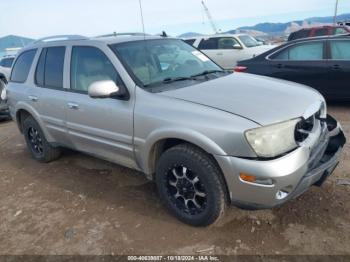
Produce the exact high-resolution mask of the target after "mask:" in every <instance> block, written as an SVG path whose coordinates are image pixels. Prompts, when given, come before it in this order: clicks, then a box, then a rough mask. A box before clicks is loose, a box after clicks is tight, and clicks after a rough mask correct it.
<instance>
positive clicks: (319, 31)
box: [315, 28, 328, 36]
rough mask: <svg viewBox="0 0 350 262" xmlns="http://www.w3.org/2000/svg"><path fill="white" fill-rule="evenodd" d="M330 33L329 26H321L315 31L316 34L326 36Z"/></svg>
mask: <svg viewBox="0 0 350 262" xmlns="http://www.w3.org/2000/svg"><path fill="white" fill-rule="evenodd" d="M325 35H328V28H321V29H317V30H316V31H315V36H325Z"/></svg>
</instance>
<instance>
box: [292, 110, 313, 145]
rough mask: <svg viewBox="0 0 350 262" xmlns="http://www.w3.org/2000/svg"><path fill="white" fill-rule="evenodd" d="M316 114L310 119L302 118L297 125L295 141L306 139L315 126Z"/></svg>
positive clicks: (299, 141)
mask: <svg viewBox="0 0 350 262" xmlns="http://www.w3.org/2000/svg"><path fill="white" fill-rule="evenodd" d="M315 120H316V119H315V115H313V116H311V117H309V118H308V119H303V120H301V121H300V122H299V123H298V124H297V125H296V127H295V134H294V135H295V141H297V142H298V143H301V142H303V141H305V140H306V139H307V138H308V137H309V134H310V133H311V132H312V130H313V128H314V126H315Z"/></svg>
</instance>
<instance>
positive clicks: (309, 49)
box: [271, 42, 323, 61]
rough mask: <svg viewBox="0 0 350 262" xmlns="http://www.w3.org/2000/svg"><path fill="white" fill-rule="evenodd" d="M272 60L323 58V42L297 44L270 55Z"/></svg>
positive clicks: (311, 59)
mask: <svg viewBox="0 0 350 262" xmlns="http://www.w3.org/2000/svg"><path fill="white" fill-rule="evenodd" d="M271 58H272V59H273V60H291V61H313V60H322V59H323V42H313V43H305V44H299V45H295V46H292V47H288V48H287V49H285V50H283V51H281V52H280V53H278V54H277V55H275V56H273V57H271Z"/></svg>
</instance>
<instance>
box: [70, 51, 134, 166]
mask: <svg viewBox="0 0 350 262" xmlns="http://www.w3.org/2000/svg"><path fill="white" fill-rule="evenodd" d="M110 52H111V53H112V51H110ZM102 80H112V81H115V83H116V85H117V86H119V88H126V86H125V85H124V82H123V81H122V79H121V78H120V76H119V74H118V72H117V70H116V67H115V66H114V65H113V63H112V62H111V60H110V59H109V58H108V57H107V55H106V53H104V51H102V50H101V49H99V48H97V47H93V46H73V47H72V49H71V62H70V93H69V97H68V101H67V127H68V133H69V138H70V140H71V142H72V144H73V146H74V147H75V148H76V149H78V150H80V151H84V152H88V153H90V154H93V155H96V156H99V157H102V158H104V159H107V160H110V161H113V162H116V163H119V164H122V165H125V166H129V167H135V166H136V164H135V161H134V153H133V104H134V100H133V97H131V98H130V99H129V100H122V99H117V98H103V99H93V98H91V97H90V96H89V95H88V88H89V86H90V85H91V84H92V83H94V82H96V81H102Z"/></svg>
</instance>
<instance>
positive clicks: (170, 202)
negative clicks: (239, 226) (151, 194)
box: [156, 144, 226, 226]
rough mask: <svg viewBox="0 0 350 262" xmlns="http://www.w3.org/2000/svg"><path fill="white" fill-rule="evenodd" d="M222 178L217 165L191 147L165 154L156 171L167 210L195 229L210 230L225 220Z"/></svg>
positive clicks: (186, 145)
mask: <svg viewBox="0 0 350 262" xmlns="http://www.w3.org/2000/svg"><path fill="white" fill-rule="evenodd" d="M221 177H222V176H221V171H220V169H219V168H218V166H217V164H216V163H215V161H214V160H213V159H212V158H211V157H210V156H209V155H208V154H207V153H206V152H204V151H202V150H201V149H199V148H197V147H195V146H192V145H189V144H181V145H178V146H175V147H172V148H170V149H168V150H167V151H165V152H164V153H163V154H162V155H161V157H160V159H159V161H158V164H157V169H156V183H157V186H158V191H159V194H160V197H161V199H162V201H163V202H164V204H165V206H166V207H167V208H168V209H169V211H170V212H171V213H172V214H173V215H175V216H176V217H177V218H178V219H179V220H180V221H182V222H184V223H187V224H190V225H193V226H208V225H210V224H213V223H215V222H217V221H218V220H219V219H220V218H221V217H222V216H223V214H224V210H225V207H226V199H225V190H224V188H225V187H224V183H223V181H222V179H221Z"/></svg>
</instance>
